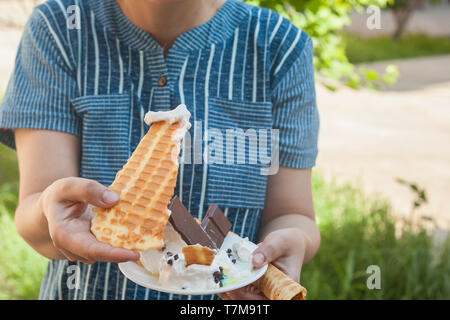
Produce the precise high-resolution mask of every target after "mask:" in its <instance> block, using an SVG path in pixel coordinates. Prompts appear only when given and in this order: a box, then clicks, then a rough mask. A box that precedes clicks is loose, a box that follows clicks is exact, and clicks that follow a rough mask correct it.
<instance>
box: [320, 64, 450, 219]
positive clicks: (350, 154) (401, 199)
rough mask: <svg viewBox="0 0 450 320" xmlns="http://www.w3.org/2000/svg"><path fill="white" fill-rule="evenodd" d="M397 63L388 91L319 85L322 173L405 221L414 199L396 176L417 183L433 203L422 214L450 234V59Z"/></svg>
mask: <svg viewBox="0 0 450 320" xmlns="http://www.w3.org/2000/svg"><path fill="white" fill-rule="evenodd" d="M394 63H395V64H397V65H398V66H399V69H400V72H401V74H402V76H401V78H400V80H399V82H398V83H397V85H396V86H395V87H393V88H391V89H390V90H386V91H381V92H379V91H371V90H358V91H355V90H352V89H348V88H342V89H340V90H338V91H337V92H330V91H328V90H326V89H324V88H323V87H320V86H319V87H318V89H317V90H318V103H319V110H320V114H321V132H320V138H319V140H320V142H319V148H320V152H319V158H318V168H320V170H322V172H324V173H325V175H326V176H328V177H331V176H333V177H337V178H338V180H341V181H352V182H354V183H356V184H357V185H360V186H361V187H362V188H363V189H364V190H365V191H366V192H367V193H379V194H381V195H382V196H385V197H388V198H389V199H390V200H391V202H392V205H393V208H394V209H395V211H396V212H397V213H398V214H400V215H407V214H409V212H410V209H411V205H412V201H413V199H414V198H413V194H412V193H411V192H410V191H409V190H408V188H407V187H405V186H403V185H400V184H398V183H397V182H396V181H395V180H396V178H401V179H404V180H406V181H410V182H414V183H417V185H419V186H420V187H422V188H424V189H425V190H426V191H427V194H428V198H429V204H428V205H426V206H424V207H423V209H422V210H420V212H419V213H422V214H426V215H428V216H432V217H433V218H434V219H436V221H437V223H438V226H439V227H440V228H449V227H450V219H449V218H450V201H449V200H450V74H449V72H448V70H450V56H440V57H435V58H421V59H411V60H403V61H398V62H394ZM386 64H387V63H377V64H373V65H372V67H373V68H374V69H382V67H384V66H385V65H386Z"/></svg>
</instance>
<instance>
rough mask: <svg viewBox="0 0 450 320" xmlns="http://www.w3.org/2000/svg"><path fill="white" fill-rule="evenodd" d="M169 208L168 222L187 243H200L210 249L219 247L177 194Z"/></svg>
mask: <svg viewBox="0 0 450 320" xmlns="http://www.w3.org/2000/svg"><path fill="white" fill-rule="evenodd" d="M169 210H170V211H171V212H172V213H171V214H170V217H169V221H170V223H171V224H172V226H173V228H174V229H175V230H176V231H177V232H178V233H179V234H180V236H181V238H182V239H183V240H184V241H185V242H186V243H187V244H188V245H195V244H200V245H202V246H205V247H209V248H211V249H218V248H219V247H217V246H216V244H215V242H214V241H212V240H211V238H210V237H209V236H208V234H207V233H206V232H205V231H204V230H203V229H202V227H201V226H200V224H198V223H197V222H196V221H195V220H194V217H192V215H191V214H190V213H189V211H188V210H187V209H186V207H185V206H184V205H183V203H182V202H181V201H180V199H179V198H178V197H177V196H175V197H173V199H172V201H171V203H170V205H169Z"/></svg>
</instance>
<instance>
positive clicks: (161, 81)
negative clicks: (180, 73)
mask: <svg viewBox="0 0 450 320" xmlns="http://www.w3.org/2000/svg"><path fill="white" fill-rule="evenodd" d="M158 84H159V86H160V87H164V86H165V85H166V84H167V77H166V76H161V77H159V80H158Z"/></svg>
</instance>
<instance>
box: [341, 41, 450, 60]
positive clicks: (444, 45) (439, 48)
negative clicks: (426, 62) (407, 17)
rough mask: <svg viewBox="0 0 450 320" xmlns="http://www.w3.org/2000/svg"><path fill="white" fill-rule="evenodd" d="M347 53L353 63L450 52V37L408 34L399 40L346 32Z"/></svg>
mask: <svg viewBox="0 0 450 320" xmlns="http://www.w3.org/2000/svg"><path fill="white" fill-rule="evenodd" d="M343 40H344V43H345V46H346V55H347V57H348V59H349V61H350V62H351V63H361V62H374V61H381V60H395V59H405V58H416V57H423V56H432V55H440V54H450V38H448V37H430V36H428V35H425V34H406V35H404V36H403V37H401V38H400V39H398V40H394V39H392V37H390V36H377V37H371V38H361V37H358V36H356V35H351V34H344V35H343Z"/></svg>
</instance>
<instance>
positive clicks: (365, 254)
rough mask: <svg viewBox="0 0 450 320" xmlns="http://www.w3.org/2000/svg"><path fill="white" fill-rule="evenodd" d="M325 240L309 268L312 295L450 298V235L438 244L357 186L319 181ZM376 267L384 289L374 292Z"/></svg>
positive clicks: (318, 199) (318, 200)
mask: <svg viewBox="0 0 450 320" xmlns="http://www.w3.org/2000/svg"><path fill="white" fill-rule="evenodd" d="M313 182H314V188H313V190H314V193H315V197H314V198H315V207H316V212H317V215H318V224H319V228H320V230H321V235H322V243H321V247H320V250H319V252H318V253H317V255H316V257H315V258H314V259H313V260H312V261H311V262H310V263H308V264H307V265H305V266H304V267H303V272H302V277H301V278H302V284H303V285H304V286H305V287H306V288H307V289H308V290H309V291H308V298H309V299H450V239H449V238H447V241H446V242H445V244H444V245H443V246H442V247H438V248H436V247H434V245H433V242H432V238H431V236H430V235H428V234H427V232H426V231H425V230H424V229H423V228H422V227H420V226H417V225H416V226H413V225H411V224H408V223H403V224H402V227H401V228H400V229H399V224H398V223H397V222H398V220H396V219H394V218H393V216H392V215H391V214H390V210H389V205H388V203H387V202H385V201H383V200H379V199H376V198H373V197H371V198H366V197H365V196H364V195H363V193H362V192H361V191H359V190H358V189H356V188H355V187H353V186H350V185H345V186H337V185H335V184H333V183H327V184H325V183H324V182H323V180H322V179H320V177H317V176H316V177H315V179H314V181H313ZM370 265H377V266H379V267H380V271H381V289H379V290H377V289H373V290H369V289H368V288H367V285H366V282H367V279H368V277H369V276H370V274H368V273H367V272H366V270H367V267H369V266H370Z"/></svg>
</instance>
